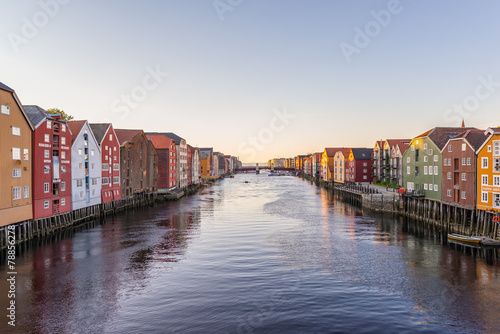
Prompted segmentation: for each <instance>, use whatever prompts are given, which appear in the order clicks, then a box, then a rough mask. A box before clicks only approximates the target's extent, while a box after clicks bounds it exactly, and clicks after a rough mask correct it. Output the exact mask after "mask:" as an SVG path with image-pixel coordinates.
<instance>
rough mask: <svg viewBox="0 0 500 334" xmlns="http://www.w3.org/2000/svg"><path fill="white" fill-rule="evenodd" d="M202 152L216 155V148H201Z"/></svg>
mask: <svg viewBox="0 0 500 334" xmlns="http://www.w3.org/2000/svg"><path fill="white" fill-rule="evenodd" d="M200 152H205V153H210V154H214V148H213V147H200Z"/></svg>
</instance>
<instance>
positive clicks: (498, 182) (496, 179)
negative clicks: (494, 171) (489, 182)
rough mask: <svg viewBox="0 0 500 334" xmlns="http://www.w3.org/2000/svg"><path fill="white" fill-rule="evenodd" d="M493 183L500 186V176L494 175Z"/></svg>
mask: <svg viewBox="0 0 500 334" xmlns="http://www.w3.org/2000/svg"><path fill="white" fill-rule="evenodd" d="M493 185H494V186H500V176H496V175H495V176H493Z"/></svg>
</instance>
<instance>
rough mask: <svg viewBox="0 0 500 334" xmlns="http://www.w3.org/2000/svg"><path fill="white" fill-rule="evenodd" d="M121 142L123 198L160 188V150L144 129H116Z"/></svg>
mask: <svg viewBox="0 0 500 334" xmlns="http://www.w3.org/2000/svg"><path fill="white" fill-rule="evenodd" d="M115 133H116V136H117V138H118V141H119V143H120V169H121V171H120V183H121V192H122V198H128V197H133V196H135V195H141V194H149V193H153V192H156V190H157V189H158V152H157V151H156V148H155V147H154V145H153V143H152V142H151V141H149V140H148V138H147V137H146V135H145V133H144V131H143V130H126V129H116V130H115Z"/></svg>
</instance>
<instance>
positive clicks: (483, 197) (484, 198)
mask: <svg viewBox="0 0 500 334" xmlns="http://www.w3.org/2000/svg"><path fill="white" fill-rule="evenodd" d="M488 197H489V196H488V192H487V191H482V192H481V202H482V203H488Z"/></svg>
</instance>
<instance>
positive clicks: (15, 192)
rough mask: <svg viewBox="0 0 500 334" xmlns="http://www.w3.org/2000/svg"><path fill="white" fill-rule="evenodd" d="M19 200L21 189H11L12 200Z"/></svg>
mask: <svg viewBox="0 0 500 334" xmlns="http://www.w3.org/2000/svg"><path fill="white" fill-rule="evenodd" d="M19 199H21V187H12V200H14V201H17V200H19Z"/></svg>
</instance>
